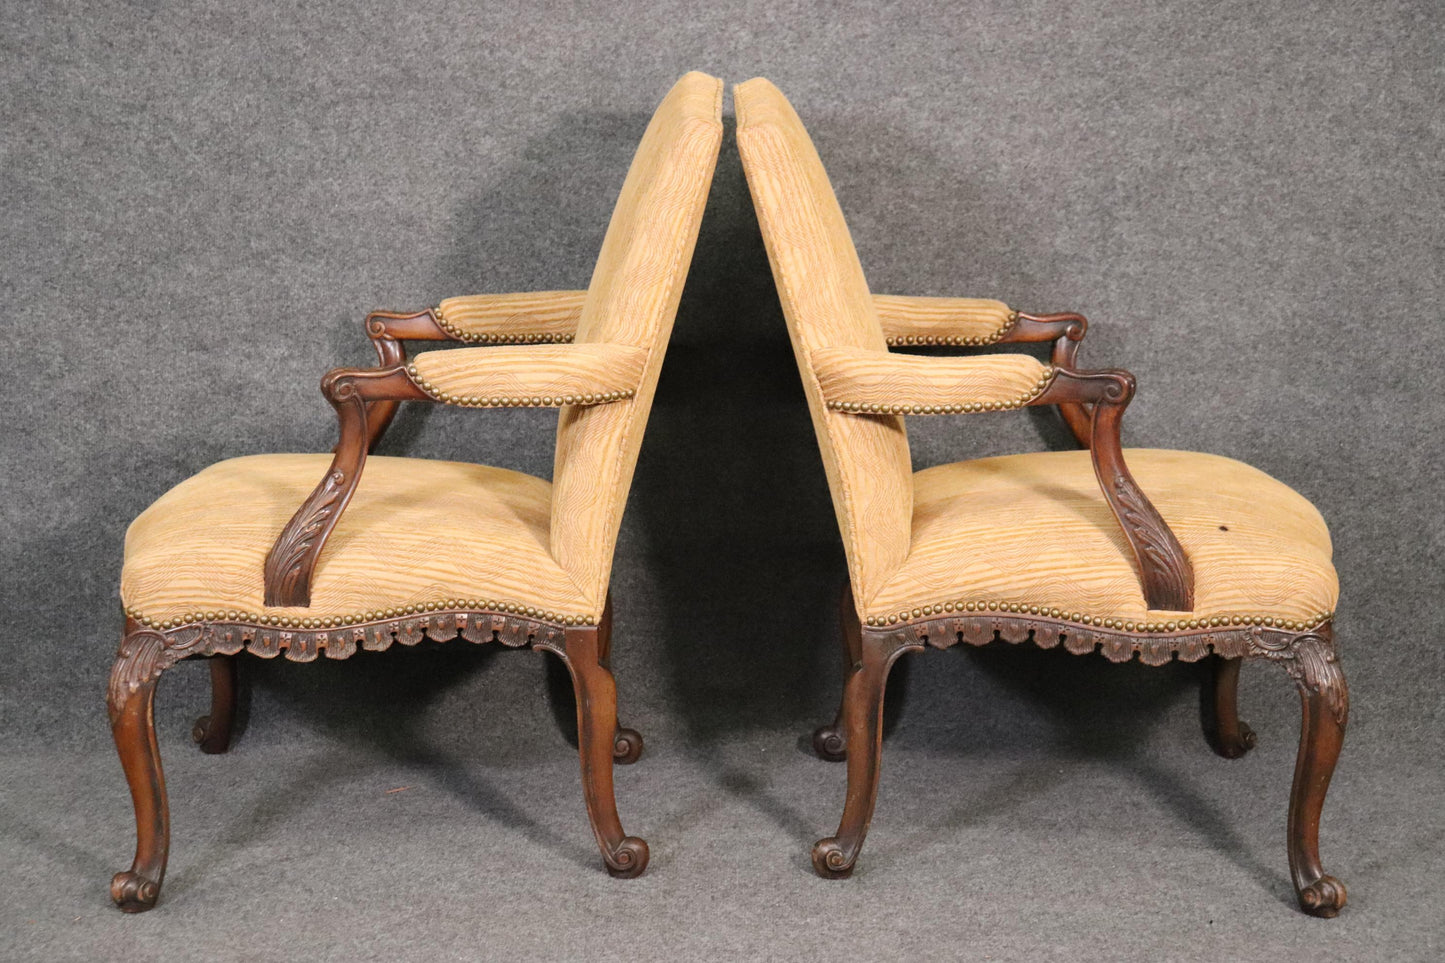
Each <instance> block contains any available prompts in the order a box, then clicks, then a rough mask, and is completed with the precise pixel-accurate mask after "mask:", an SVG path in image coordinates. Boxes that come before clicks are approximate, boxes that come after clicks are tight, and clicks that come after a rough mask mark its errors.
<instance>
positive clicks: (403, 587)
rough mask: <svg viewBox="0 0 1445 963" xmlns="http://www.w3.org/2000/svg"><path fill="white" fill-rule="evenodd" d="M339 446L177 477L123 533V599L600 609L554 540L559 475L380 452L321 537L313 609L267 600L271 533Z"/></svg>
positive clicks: (308, 613) (317, 612)
mask: <svg viewBox="0 0 1445 963" xmlns="http://www.w3.org/2000/svg"><path fill="white" fill-rule="evenodd" d="M330 464H331V456H330V455H324V454H323V455H252V456H250V457H246V458H233V459H230V460H229V461H223V462H218V463H217V464H214V465H212V466H211V467H209V468H207V469H205V470H204V471H202V472H200V473H199V474H196V475H193V476H192V477H190V478H188V479H186V480H185V481H183V482H181V483H180V484H179V485H177V486H176V487H175V488H172V489H171V490H170V491H169V492H167V493H166V494H164V495H162V496H161V497H160V499H159V500H157V501H156V502H155V503H154V504H153V505H151V507H150V508H148V509H146V510H145V511H144V512H142V513H141V515H140V517H138V518H137V519H136V520H135V521H134V522H133V523H132V524H131V526H130V529H129V531H127V532H126V537H125V567H124V569H123V570H122V573H121V586H120V592H121V599H122V601H123V602H124V603H125V605H126V608H127V609H129V610H132V611H135V612H140V613H144V614H145V615H146V616H147V617H148V618H150V619H152V620H153V621H157V622H159V621H163V620H166V619H173V618H178V617H179V616H181V615H182V614H185V613H194V612H208V611H218V612H224V611H240V612H250V613H266V614H269V615H279V616H294V617H297V618H323V619H324V618H332V617H342V616H351V615H355V614H358V613H362V612H366V611H371V610H376V609H385V608H401V607H404V606H407V605H424V604H426V603H427V602H439V601H445V600H447V599H488V600H491V601H503V602H516V603H520V604H523V605H530V606H535V607H537V608H539V609H544V610H552V611H556V612H561V613H565V614H570V615H589V616H594V617H595V616H596V615H597V614H598V613H599V610H598V608H597V606H596V605H595V604H594V603H593V600H592V599H590V598H588V597H587V596H586V595H584V594H583V593H582V591H581V590H580V589H578V587H577V586H576V584H575V583H574V582H573V581H572V579H571V577H570V576H568V574H567V573H566V572H564V571H563V570H562V567H561V566H560V565H558V564H557V562H556V560H555V559H553V558H552V555H551V553H550V552H548V551H547V524H548V518H549V516H550V513H551V492H552V486H551V485H550V484H548V483H547V482H546V481H544V480H542V479H540V478H533V477H532V476H530V475H524V474H521V473H520V472H514V471H507V470H505V469H502V468H489V467H487V466H485V465H467V464H459V463H456V462H445V461H429V460H426V459H421V458H387V457H383V456H379V455H373V456H372V457H370V458H368V459H367V460H366V470H365V471H364V472H363V473H362V476H361V482H360V484H358V485H357V488H356V494H355V495H353V496H352V499H351V504H350V505H348V506H347V508H346V513H345V514H344V515H343V516H342V519H341V523H340V524H339V525H338V526H337V527H336V530H335V531H334V532H333V533H332V535H331V538H330V540H329V541H328V542H327V543H326V550H325V551H324V552H322V553H321V559H320V561H319V562H318V563H317V566H316V574H315V579H314V580H313V582H312V583H311V606H310V607H309V608H304V609H303V608H276V607H273V608H267V607H265V606H264V605H263V604H262V602H263V598H264V595H265V592H264V583H263V579H262V574H261V572H262V565H263V563H264V562H265V559H266V553H267V552H269V551H270V550H271V544H272V543H273V542H274V541H275V540H276V536H277V535H278V534H280V532H281V529H282V528H283V527H284V526H285V525H286V523H287V522H288V521H289V520H290V519H291V515H292V514H293V513H294V512H295V511H296V508H297V506H298V505H300V504H301V502H302V501H304V500H305V498H306V496H307V495H309V494H310V493H311V489H312V488H313V487H314V486H315V485H316V482H317V481H318V480H319V479H320V478H321V477H322V476H323V475H324V474H325V472H326V469H327V467H328V466H329V465H330Z"/></svg>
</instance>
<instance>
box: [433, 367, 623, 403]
mask: <svg viewBox="0 0 1445 963" xmlns="http://www.w3.org/2000/svg"><path fill="white" fill-rule="evenodd" d="M406 373H407V374H409V375H411V380H412V381H414V382H416V386H417V387H418V388H420V389H421V390H422V391H425V392H426V393H427V394H428V395H430V396H431V397H432V398H433V399H435V400H436V401H443V402H446V403H447V404H449V405H461V406H462V407H464V408H555V407H557V406H558V405H605V404H607V403H608V402H612V401H625V400H626V399H628V398H631V397H632V396H633V395H635V394H637V392H636V391H633V390H631V389H629V390H627V391H603V392H598V393H597V394H593V393H592V392H590V391H589V392H587V393H585V394H580V395H534V396H533V397H531V398H501V397H496V396H493V397H486V398H483V397H481V396H477V395H454V394H452V393H451V392H449V391H443V390H441V389H440V388H438V387H437V386H436V385H434V384H432V383H431V382H430V381H427V380H426V379H425V378H423V377H422V376H421V374H420V373H419V372H418V371H417V370H416V365H414V364H408V365H407V366H406Z"/></svg>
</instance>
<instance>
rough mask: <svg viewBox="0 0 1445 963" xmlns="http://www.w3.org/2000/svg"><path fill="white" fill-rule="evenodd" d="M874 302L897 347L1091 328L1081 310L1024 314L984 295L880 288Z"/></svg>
mask: <svg viewBox="0 0 1445 963" xmlns="http://www.w3.org/2000/svg"><path fill="white" fill-rule="evenodd" d="M873 307H874V309H875V310H876V311H877V312H878V320H879V322H881V323H882V325H883V336H884V337H885V338H886V339H887V340H888V343H889V344H890V345H892V346H895V347H902V346H905V345H931V344H936V345H960V346H969V345H984V344H1022V343H1027V342H1041V341H1058V340H1059V339H1060V338H1065V339H1067V340H1069V341H1081V340H1083V337H1084V332H1085V331H1086V330H1087V329H1088V322H1087V321H1086V320H1085V319H1084V316H1083V315H1081V314H1045V315H1032V314H1024V313H1022V312H1020V311H1014V310H1012V309H1011V308H1009V306H1008V305H1007V304H1004V303H1003V302H1002V301H991V300H986V299H983V298H924V297H909V296H905V295H898V294H875V295H873Z"/></svg>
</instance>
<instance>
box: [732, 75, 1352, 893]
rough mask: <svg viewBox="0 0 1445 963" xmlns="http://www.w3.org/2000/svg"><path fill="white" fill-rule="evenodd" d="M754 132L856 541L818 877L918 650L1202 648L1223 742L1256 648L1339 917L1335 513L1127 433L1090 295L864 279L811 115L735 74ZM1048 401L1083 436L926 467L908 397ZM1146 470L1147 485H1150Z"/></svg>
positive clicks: (1293, 815) (1340, 706) (1312, 871)
mask: <svg viewBox="0 0 1445 963" xmlns="http://www.w3.org/2000/svg"><path fill="white" fill-rule="evenodd" d="M734 99H735V104H736V108H737V115H738V134H737V136H738V146H739V150H740V152H741V154H742V160H743V167H744V170H745V172H746V175H747V180H748V186H749V190H750V191H751V193H752V197H753V204H754V206H755V208H756V209H757V213H758V221H759V223H760V225H761V227H762V231H763V238H764V241H765V243H766V246H767V249H768V256H769V260H770V262H771V264H772V269H773V275H774V278H775V280H776V281H777V286H778V292H779V297H780V298H781V301H782V305H783V313H784V316H785V318H786V320H787V323H788V330H789V335H790V337H791V339H792V343H793V350H794V354H795V356H796V358H797V362H798V368H799V372H800V374H801V376H802V380H803V385H804V389H805V391H806V394H807V397H808V403H809V408H810V410H811V412H812V417H813V424H814V428H815V430H816V434H817V436H818V443H819V447H820V449H821V452H822V456H823V461H824V465H825V467H826V469H827V475H828V484H829V488H830V490H831V492H832V496H833V501H834V506H835V509H836V512H837V517H838V521H839V525H840V528H841V533H842V537H843V544H844V549H845V552H846V555H847V560H848V576H849V578H848V590H847V592H846V593H845V597H844V601H843V610H842V623H843V624H842V636H843V662H844V667H845V683H844V691H843V699H842V705H841V707H840V709H839V712H838V716H837V718H836V719H835V720H834V722H833V723H832V724H831V725H827V726H823V727H822V728H820V729H819V730H818V731H817V732H816V733H815V736H814V748H815V749H816V751H817V752H818V754H819V755H820V756H822V757H823V758H825V759H831V760H842V759H845V758H846V760H847V766H848V772H847V778H848V789H847V796H846V801H845V803H844V807H843V816H842V819H841V820H840V823H839V826H838V829H837V831H836V832H835V833H834V834H833V835H832V836H829V837H826V838H824V839H821V840H819V841H818V843H817V844H816V845H815V846H814V848H813V866H814V868H815V870H816V871H817V872H818V874H819V875H820V876H823V877H830V878H840V877H846V876H848V875H850V874H851V873H852V872H853V869H854V866H855V864H856V861H857V859H858V854H859V852H860V850H861V848H862V845H863V840H864V837H865V835H866V834H867V831H868V826H869V823H870V821H871V819H872V816H873V809H874V802H875V800H876V796H877V788H878V778H879V766H880V760H881V749H882V746H881V741H882V709H883V692H884V682H885V681H886V679H887V677H888V672H889V669H890V668H891V666H892V665H893V663H894V662H895V661H896V660H897V659H898V658H899V657H900V656H901V655H902V654H903V653H905V652H916V651H921V650H922V649H924V648H925V647H930V646H931V647H933V648H939V649H943V648H948V647H950V646H953V645H957V644H959V643H962V642H967V643H969V644H971V645H985V644H987V643H989V642H992V641H994V640H996V639H1002V640H1005V641H1008V642H1014V643H1022V642H1025V641H1029V642H1033V643H1034V644H1036V645H1038V646H1040V647H1042V648H1054V647H1057V646H1062V647H1063V648H1065V649H1067V650H1068V651H1069V652H1073V653H1076V654H1086V653H1093V652H1096V651H1097V652H1099V653H1100V654H1102V655H1104V656H1105V657H1106V658H1108V659H1110V660H1112V661H1115V662H1122V661H1126V660H1129V659H1132V658H1133V657H1134V656H1135V655H1137V656H1138V657H1139V659H1140V660H1141V661H1142V662H1144V663H1146V664H1149V665H1160V664H1163V663H1165V662H1168V661H1170V660H1172V659H1174V658H1179V659H1181V660H1185V661H1197V660H1201V659H1206V658H1207V659H1209V660H1210V663H1211V672H1210V677H1209V681H1208V682H1207V683H1206V686H1207V688H1206V694H1207V697H1208V698H1209V700H1210V704H1211V706H1212V709H1213V713H1212V716H1213V718H1212V720H1211V721H1210V722H1209V723H1208V730H1207V732H1206V735H1207V737H1208V739H1209V741H1210V743H1211V745H1212V746H1213V747H1214V748H1215V750H1216V751H1217V752H1218V753H1220V754H1221V755H1224V756H1226V757H1229V758H1233V757H1235V756H1239V755H1241V754H1243V753H1244V752H1246V751H1247V750H1248V749H1249V748H1250V747H1251V746H1252V745H1253V744H1254V736H1253V733H1251V732H1250V731H1249V729H1248V727H1247V726H1246V725H1245V724H1244V723H1243V722H1241V721H1240V720H1239V717H1238V712H1237V705H1236V684H1237V680H1238V672H1239V666H1240V662H1241V660H1243V659H1259V660H1263V661H1266V662H1270V663H1274V664H1277V665H1280V666H1281V667H1283V668H1284V669H1285V671H1286V672H1287V673H1288V674H1289V676H1290V678H1292V679H1293V680H1294V682H1295V685H1296V687H1297V688H1298V690H1299V693H1300V697H1301V700H1302V707H1303V717H1302V730H1301V739H1300V749H1299V756H1298V761H1297V764H1296V768H1295V776H1294V785H1293V788H1292V790H1291V794H1290V804H1289V815H1288V851H1289V866H1290V871H1291V875H1292V877H1293V882H1294V886H1295V890H1296V893H1297V895H1298V898H1299V902H1300V906H1301V907H1302V908H1303V909H1304V910H1305V911H1306V912H1307V913H1311V914H1313V915H1316V916H1333V915H1335V914H1336V913H1338V912H1339V910H1340V908H1341V907H1342V906H1343V905H1344V903H1345V888H1344V885H1343V884H1342V883H1340V881H1339V880H1338V879H1336V878H1335V877H1333V876H1329V875H1327V874H1325V872H1324V870H1323V868H1322V867H1321V864H1320V859H1319V839H1318V832H1319V819H1320V814H1321V811H1322V807H1323V804H1324V797H1325V792H1326V789H1327V788H1328V786H1329V781H1330V776H1331V774H1332V773H1333V770H1334V765H1335V761H1336V758H1337V757H1338V755H1339V749H1340V744H1341V740H1342V738H1343V734H1344V728H1345V722H1346V719H1347V717H1348V713H1349V696H1348V690H1347V688H1346V685H1345V679H1344V675H1343V673H1342V671H1341V669H1340V663H1339V660H1338V657H1337V654H1336V650H1335V644H1334V639H1333V633H1332V620H1333V615H1334V609H1335V603H1336V600H1337V598H1338V594H1339V586H1338V582H1337V580H1336V576H1335V572H1334V568H1333V566H1332V565H1331V561H1330V557H1331V546H1330V537H1329V531H1328V529H1327V528H1326V526H1325V523H1324V520H1323V519H1322V518H1321V517H1320V515H1319V512H1318V511H1316V510H1315V508H1314V506H1312V505H1311V504H1310V503H1309V502H1308V501H1306V500H1305V499H1304V498H1303V497H1301V496H1300V495H1298V494H1297V493H1295V492H1294V491H1292V490H1291V489H1289V488H1288V487H1287V486H1285V485H1284V484H1282V483H1281V482H1279V481H1276V480H1275V479H1273V478H1270V477H1269V476H1268V475H1266V474H1264V473H1263V472H1260V471H1257V470H1256V469H1254V468H1251V467H1249V466H1247V465H1243V464H1240V463H1239V462H1236V461H1232V460H1230V459H1226V458H1219V457H1215V456H1212V455H1204V454H1197V453H1193V452H1181V451H1155V450H1147V449H1124V448H1122V446H1121V443H1120V435H1119V428H1120V422H1121V419H1122V417H1123V413H1124V411H1125V409H1126V407H1127V406H1128V404H1129V402H1130V400H1131V399H1132V397H1133V395H1134V387H1135V386H1134V379H1133V377H1132V376H1131V375H1129V374H1128V373H1127V372H1124V371H1116V370H1103V371H1086V370H1080V369H1079V368H1078V367H1077V364H1076V361H1077V356H1076V352H1077V349H1078V344H1079V340H1080V339H1081V338H1082V336H1083V334H1084V330H1085V322H1084V319H1083V318H1081V317H1079V316H1078V315H1047V316H1029V315H1024V314H1016V313H1015V312H1011V311H1009V310H1008V308H1007V306H1005V305H1003V304H1002V303H1000V302H996V301H975V300H964V299H947V298H945V299H935V298H896V297H880V296H875V295H871V294H870V293H869V290H868V283H867V279H866V278H865V277H864V275H863V271H862V267H861V266H860V264H859V262H858V257H857V254H856V252H855V250H854V248H853V242H852V239H851V237H850V235H849V233H848V227H847V223H846V222H845V220H844V218H843V213H842V210H841V209H840V208H839V206H838V202H837V199H836V198H835V196H834V194H833V191H832V188H831V186H830V185H829V183H828V177H827V174H826V172H825V171H824V169H823V166H822V162H821V160H820V159H819V157H818V154H817V151H816V150H815V148H814V147H813V144H812V141H811V140H810V139H809V137H808V134H807V131H806V130H805V129H804V127H803V125H802V122H801V121H800V120H799V119H798V116H797V114H796V113H795V112H794V111H793V108H792V106H791V105H790V104H789V103H788V101H787V100H786V98H784V97H783V95H782V94H781V93H780V92H779V91H778V89H777V88H776V87H774V86H773V85H772V84H770V83H769V82H768V81H766V80H763V79H756V80H751V81H748V82H747V83H744V84H741V85H739V86H738V87H736V88H735V97H734ZM1030 340H1040V341H1053V343H1054V346H1053V351H1052V356H1051V359H1050V363H1049V364H1043V363H1041V362H1039V361H1038V360H1036V359H1034V358H1033V357H1030V356H1025V355H986V356H978V357H962V358H955V357H931V356H930V357H920V356H908V355H901V354H895V353H893V352H891V351H890V350H889V349H890V347H907V346H910V345H919V344H922V345H929V344H933V345H938V344H942V345H955V346H971V345H979V344H999V343H1010V342H1022V341H1030ZM1042 404H1054V405H1057V406H1058V407H1059V410H1060V412H1061V414H1062V415H1063V417H1064V418H1065V419H1066V420H1067V422H1068V424H1069V427H1070V428H1071V429H1072V431H1073V433H1074V435H1075V436H1076V437H1077V438H1078V440H1079V441H1080V442H1081V443H1082V444H1084V445H1086V446H1087V447H1088V448H1089V451H1087V452H1084V451H1074V452H1043V453H1035V454H1023V455H1009V456H1004V457H997V458H982V459H976V460H973V461H962V462H957V463H955V464H950V465H940V466H937V467H934V468H929V469H926V470H924V471H920V472H917V473H916V474H915V473H914V472H913V471H912V466H911V461H910V456H909V449H908V435H907V430H906V427H905V417H908V416H918V415H957V414H969V413H979V412H993V411H1002V410H1010V409H1016V408H1021V407H1026V406H1030V405H1042ZM1145 492H1148V494H1147V495H1146V494H1145Z"/></svg>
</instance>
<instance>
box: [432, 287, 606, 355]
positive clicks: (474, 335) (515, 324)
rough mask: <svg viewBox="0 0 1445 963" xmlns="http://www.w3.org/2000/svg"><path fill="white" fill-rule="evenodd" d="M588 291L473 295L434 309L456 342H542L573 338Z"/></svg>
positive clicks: (436, 315) (449, 299)
mask: <svg viewBox="0 0 1445 963" xmlns="http://www.w3.org/2000/svg"><path fill="white" fill-rule="evenodd" d="M586 300H587V292H586V291H535V292H532V293H530V294H473V295H468V296H466V297H460V298H447V299H446V300H445V301H443V302H441V304H439V305H437V306H436V307H435V308H434V309H433V312H432V313H433V315H434V317H435V318H436V320H437V324H438V325H439V326H440V327H441V328H442V329H443V330H445V331H446V332H447V334H449V335H451V337H452V338H453V339H454V340H457V341H472V342H478V343H482V344H541V343H547V342H565V341H571V340H572V336H573V335H574V334H576V332H577V320H578V319H579V318H581V317H582V304H583V302H584V301H586Z"/></svg>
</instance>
